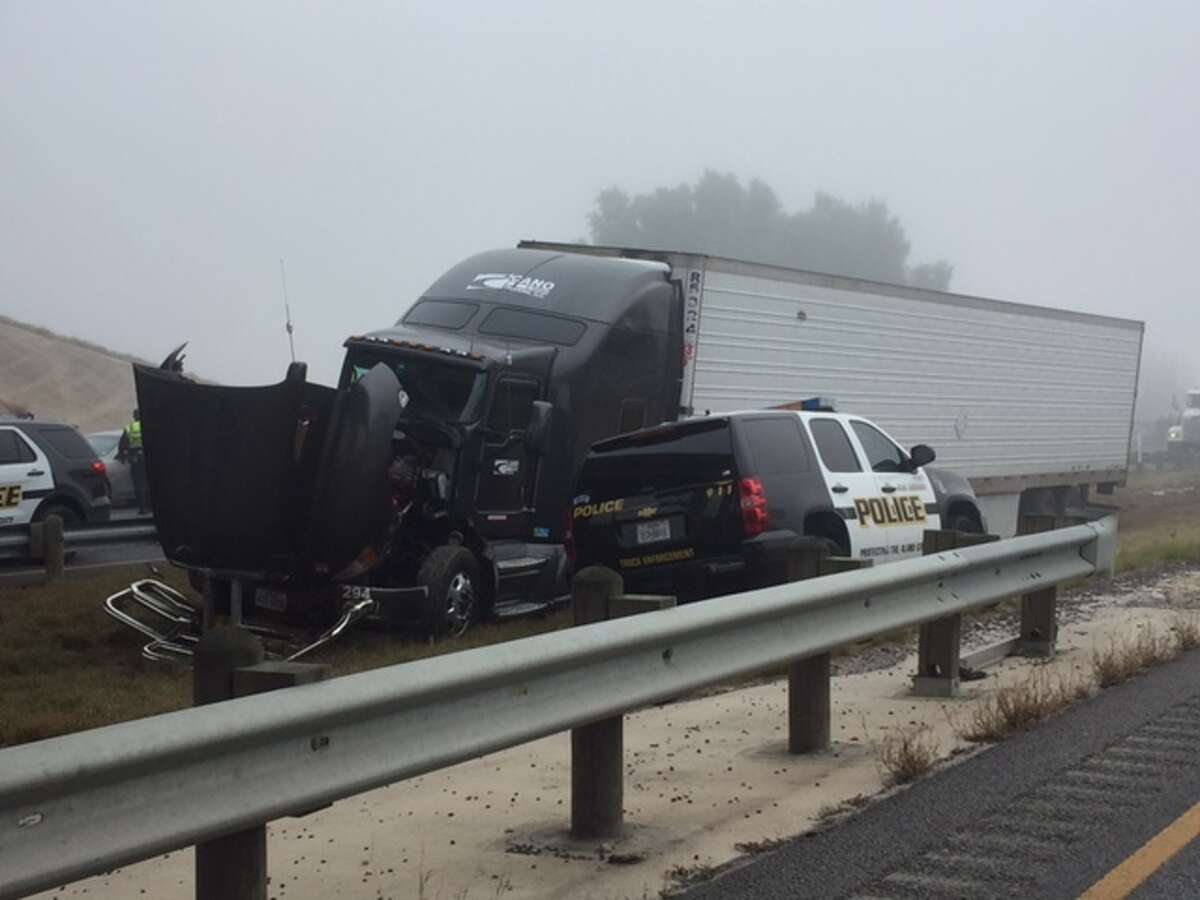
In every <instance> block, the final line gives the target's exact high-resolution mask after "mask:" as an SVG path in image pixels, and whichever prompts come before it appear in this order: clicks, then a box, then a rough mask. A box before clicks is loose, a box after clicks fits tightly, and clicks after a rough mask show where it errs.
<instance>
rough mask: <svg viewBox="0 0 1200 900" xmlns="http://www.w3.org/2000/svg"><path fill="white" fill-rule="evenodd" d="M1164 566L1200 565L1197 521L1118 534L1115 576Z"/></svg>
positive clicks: (1199, 540) (1199, 537) (1199, 533)
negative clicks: (1171, 564)
mask: <svg viewBox="0 0 1200 900" xmlns="http://www.w3.org/2000/svg"><path fill="white" fill-rule="evenodd" d="M1165 563H1200V522H1197V523H1196V524H1190V523H1181V522H1170V523H1164V524H1162V525H1152V526H1150V527H1147V528H1140V529H1138V530H1137V531H1125V532H1121V534H1120V544H1119V547H1118V549H1117V572H1118V573H1121V572H1129V571H1132V570H1134V569H1148V568H1152V567H1153V566H1158V565H1163V564H1165Z"/></svg>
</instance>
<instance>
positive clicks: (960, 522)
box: [942, 510, 983, 534]
mask: <svg viewBox="0 0 1200 900" xmlns="http://www.w3.org/2000/svg"><path fill="white" fill-rule="evenodd" d="M942 528H944V529H945V530H946V531H958V532H961V533H963V534H982V533H983V529H982V528H980V527H979V522H978V521H977V520H976V519H974V518H972V517H971V515H970V514H969V513H965V512H960V511H958V510H955V511H954V512H952V513H951V514H950V515H948V516H946V520H945V521H944V522H943V523H942Z"/></svg>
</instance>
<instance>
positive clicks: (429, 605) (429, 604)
mask: <svg viewBox="0 0 1200 900" xmlns="http://www.w3.org/2000/svg"><path fill="white" fill-rule="evenodd" d="M417 584H418V585H420V586H421V587H423V588H426V589H427V590H428V592H429V593H428V595H427V596H426V597H425V606H424V610H423V615H422V620H423V621H424V624H425V628H426V630H427V631H428V632H429V633H430V634H432V635H434V636H437V637H440V636H442V635H448V636H450V637H458V636H459V635H461V634H462V633H463V632H464V631H466V630H467V629H468V628H470V627H471V624H472V623H473V622H474V621H475V619H476V618H477V617H478V615H479V598H480V582H479V564H478V563H476V561H475V555H474V554H473V553H471V551H470V550H468V549H466V548H465V547H460V546H456V545H451V544H446V545H444V546H441V547H438V548H437V549H436V550H434V551H433V552H432V553H430V554H429V556H428V557H426V559H425V562H423V563H422V564H421V570H420V571H419V572H418V573H417Z"/></svg>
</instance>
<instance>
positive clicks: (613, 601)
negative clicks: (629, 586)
mask: <svg viewBox="0 0 1200 900" xmlns="http://www.w3.org/2000/svg"><path fill="white" fill-rule="evenodd" d="M623 589H624V582H623V581H622V579H621V576H620V575H618V574H617V573H616V572H614V571H612V570H611V569H606V568H604V567H603V566H589V567H588V568H586V569H584V570H583V571H581V572H579V573H578V574H577V575H576V576H575V579H574V581H573V582H572V584H571V597H572V603H573V606H574V611H575V624H576V625H590V624H593V623H595V622H604V621H607V620H608V619H616V618H621V617H623V616H629V615H636V614H638V613H642V612H649V611H651V610H655V609H664V608H667V607H671V606H674V605H675V598H674V597H657V596H644V595H625V594H623V593H622V591H623ZM624 761H625V719H624V717H623V716H612V717H610V718H607V719H601V720H600V721H598V722H590V723H588V724H587V725H581V726H579V727H578V728H572V729H571V835H572V836H573V837H577V838H586V839H608V838H615V837H619V836H620V835H621V831H622V829H623V828H624V824H625V810H624V799H625V782H624V771H623V770H624Z"/></svg>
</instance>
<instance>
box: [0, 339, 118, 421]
mask: <svg viewBox="0 0 1200 900" xmlns="http://www.w3.org/2000/svg"><path fill="white" fill-rule="evenodd" d="M135 361H136V362H141V360H135V359H134V358H133V357H131V356H126V355H124V354H121V353H114V352H112V351H110V350H106V349H104V348H103V347H97V346H95V345H92V344H88V343H87V342H86V341H80V340H77V339H75V338H67V337H62V336H60V335H57V334H54V333H53V332H51V331H47V330H46V329H43V328H37V327H34V326H32V325H25V324H23V323H21V322H17V321H15V320H14V319H10V318H7V317H6V316H0V414H9V413H20V412H23V411H25V410H30V411H32V412H33V414H34V415H35V416H37V418H39V419H60V420H62V421H65V422H71V423H73V424H75V425H78V426H79V427H80V428H82V429H83V430H84V431H100V430H104V429H110V428H121V427H123V426H124V425H125V423H126V422H128V421H129V414H130V411H131V410H132V409H133V407H134V405H135V400H134V390H133V370H132V368H131V367H130V363H132V362H135Z"/></svg>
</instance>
